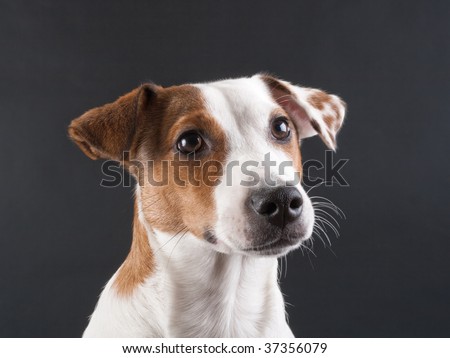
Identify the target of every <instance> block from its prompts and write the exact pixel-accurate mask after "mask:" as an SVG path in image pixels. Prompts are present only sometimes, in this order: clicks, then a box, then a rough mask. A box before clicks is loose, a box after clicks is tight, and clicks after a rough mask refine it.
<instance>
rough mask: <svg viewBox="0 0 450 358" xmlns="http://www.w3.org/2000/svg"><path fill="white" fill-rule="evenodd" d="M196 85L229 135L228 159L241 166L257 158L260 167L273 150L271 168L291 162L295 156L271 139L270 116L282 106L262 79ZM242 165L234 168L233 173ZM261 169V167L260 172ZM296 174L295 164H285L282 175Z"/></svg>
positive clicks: (291, 175)
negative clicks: (290, 155) (291, 155)
mask: <svg viewBox="0 0 450 358" xmlns="http://www.w3.org/2000/svg"><path fill="white" fill-rule="evenodd" d="M194 86H196V87H197V88H199V89H200V90H201V92H202V96H203V98H204V100H205V107H206V108H207V110H208V111H209V112H210V113H211V115H212V116H213V117H214V118H215V119H216V120H217V122H218V123H219V125H220V126H221V127H222V128H223V130H224V132H225V134H226V137H227V140H228V143H229V145H228V148H229V149H230V153H229V156H228V160H227V161H228V162H230V161H236V160H237V161H239V168H240V166H241V165H242V164H243V163H244V162H245V161H258V162H259V163H260V166H261V162H262V161H263V160H264V157H265V155H266V154H267V153H271V157H270V160H271V161H274V162H276V164H275V165H274V166H273V167H272V168H271V170H272V172H276V173H275V174H278V168H277V167H278V165H280V163H281V162H289V161H292V159H293V158H290V157H289V156H288V154H287V153H286V152H285V151H282V150H280V148H279V147H277V146H275V145H274V144H273V143H272V142H271V141H270V129H269V124H270V119H271V115H273V112H274V110H276V109H279V108H280V106H279V105H278V104H277V103H276V102H275V101H274V100H273V98H272V96H271V94H270V91H269V90H268V88H267V86H266V85H265V84H264V82H263V81H261V79H260V78H258V77H252V78H240V79H232V80H223V81H217V82H211V83H206V84H196V85H194ZM239 168H236V167H235V168H233V176H235V174H234V173H235V171H236V170H238V169H239ZM251 169H252V170H253V169H254V168H251ZM261 170H262V168H261V167H260V168H259V169H258V171H261ZM293 173H294V169H293V168H292V166H291V167H289V166H286V168H285V170H284V175H281V176H280V177H284V178H285V180H292V179H293V175H294V174H293ZM241 175H242V174H241ZM234 185H235V183H234V182H233V186H234Z"/></svg>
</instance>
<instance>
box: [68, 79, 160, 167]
mask: <svg viewBox="0 0 450 358" xmlns="http://www.w3.org/2000/svg"><path fill="white" fill-rule="evenodd" d="M158 89H159V87H158V86H156V85H153V84H144V85H142V86H140V87H138V88H136V89H134V90H133V91H131V92H130V93H127V94H125V95H123V96H122V97H120V98H119V99H117V100H116V101H115V102H113V103H108V104H105V105H104V106H102V107H97V108H94V109H91V110H89V111H87V112H86V113H84V114H83V115H82V116H81V117H79V118H77V119H74V120H73V121H72V122H71V123H70V125H69V136H70V138H71V139H72V140H73V141H74V142H75V143H76V144H77V145H78V146H79V147H80V149H81V150H82V151H83V152H84V154H86V155H87V156H88V157H89V158H91V159H98V158H104V159H114V160H117V161H121V160H122V156H123V152H124V151H127V150H130V149H131V147H132V144H133V139H134V135H135V132H136V128H137V126H138V121H139V118H140V117H141V114H142V113H143V111H145V109H146V108H147V106H148V105H149V103H150V101H151V99H152V97H154V96H155V95H156V92H157V90H158Z"/></svg>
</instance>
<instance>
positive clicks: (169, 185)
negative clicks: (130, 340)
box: [69, 74, 345, 337]
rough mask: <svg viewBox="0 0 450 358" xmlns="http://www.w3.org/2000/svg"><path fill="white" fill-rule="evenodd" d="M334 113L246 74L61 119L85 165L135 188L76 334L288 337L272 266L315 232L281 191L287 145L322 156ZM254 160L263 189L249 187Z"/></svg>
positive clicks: (336, 123)
mask: <svg viewBox="0 0 450 358" xmlns="http://www.w3.org/2000/svg"><path fill="white" fill-rule="evenodd" d="M344 114H345V104H344V102H343V101H342V100H341V99H340V98H339V97H337V96H334V95H330V94H327V93H325V92H323V91H321V90H317V89H311V88H304V87H299V86H295V85H292V84H291V83H289V82H286V81H283V80H280V79H277V78H275V77H272V76H270V75H266V74H258V75H255V76H253V77H250V78H239V79H231V80H223V81H217V82H211V83H205V84H187V85H181V86H173V87H168V88H163V87H160V86H157V85H155V84H144V85H141V86H140V87H138V88H136V89H134V90H133V91H131V92H130V93H128V94H125V95H124V96H122V97H120V98H119V99H117V100H116V101H115V102H113V103H110V104H106V105H104V106H102V107H98V108H94V109H91V110H90V111H88V112H86V113H85V114H83V115H82V116H81V117H79V118H77V119H75V120H73V121H72V123H71V124H70V126H69V135H70V137H71V139H72V140H73V141H74V142H75V143H76V144H77V145H78V146H79V147H80V148H81V150H82V151H83V152H84V153H85V154H86V155H87V156H88V157H89V158H91V159H98V158H103V159H111V160H115V161H118V162H120V164H121V165H123V166H124V167H125V168H126V169H127V170H128V171H129V172H130V173H131V174H132V175H133V176H134V177H135V178H136V181H137V184H136V190H135V204H134V221H133V240H132V244H131V249H130V252H129V254H128V256H127V258H126V259H125V262H124V263H123V264H122V265H121V266H120V268H119V269H118V271H117V272H116V273H115V274H114V275H113V277H112V278H111V279H110V281H109V282H108V284H107V285H106V287H105V288H104V290H103V292H102V294H101V296H100V299H99V301H98V304H97V306H96V308H95V311H94V313H93V315H92V316H91V319H90V322H89V325H88V327H87V328H86V330H85V332H84V334H83V336H84V337H293V334H292V331H291V329H290V328H289V326H288V324H287V321H286V314H285V305H284V300H283V296H282V293H281V291H280V288H279V285H278V272H277V271H278V261H277V258H278V257H280V256H283V255H285V254H286V253H287V252H289V251H291V250H294V249H296V248H298V247H300V246H302V243H303V242H304V241H305V240H308V239H309V238H310V237H311V235H312V232H313V226H314V222H315V216H314V209H313V205H312V203H311V200H310V198H308V196H307V194H306V192H305V190H304V189H303V188H302V186H301V183H300V181H296V182H295V183H294V184H292V182H293V178H294V177H296V176H297V177H300V178H301V174H302V163H301V154H300V148H299V147H300V145H299V144H300V140H301V139H303V138H306V137H310V136H313V135H316V134H318V135H319V136H320V137H321V138H322V140H323V141H324V142H325V144H326V145H327V146H328V147H329V148H331V149H333V150H334V149H335V147H336V134H337V132H338V130H339V129H340V127H341V125H342V122H343V119H344ZM124 153H125V154H124ZM267 153H269V154H270V163H272V165H271V166H270V167H269V170H267V167H266V168H264V171H265V173H264V176H265V179H266V181H269V180H268V179H271V180H270V181H271V185H269V184H267V183H266V182H264V181H262V180H257V181H253V182H254V185H249V184H248V183H251V181H250V182H249V179H250V178H251V179H255V178H256V177H258V176H259V174H261V175H262V171H261V170H262V167H261V166H260V165H258V163H260V162H262V161H263V160H264V159H265V158H267ZM176 162H177V163H178V164H179V165H178V164H177V165H175V163H176ZM195 163H197V164H198V165H196V164H195ZM207 163H213V164H214V168H211V165H207V171H206V173H205V167H206V164H207ZM242 163H244V165H241V164H242ZM245 163H247V164H248V163H251V164H252V165H253V166H254V168H255V170H254V171H253V172H251V171H250V170H249V167H248V165H246V164H245ZM286 163H288V164H286ZM281 167H283V168H281ZM176 169H178V170H177V171H178V172H176ZM244 169H245V170H244ZM281 169H283V170H281ZM267 172H268V173H267ZM207 174H208V175H209V176H208V175H207ZM267 174H268V176H269V178H268V177H267ZM211 176H212V177H213V180H210V178H209V177H211ZM193 178H194V179H196V181H195V182H194V183H193V180H191V179H193ZM255 182H256V183H255ZM160 183H162V184H160Z"/></svg>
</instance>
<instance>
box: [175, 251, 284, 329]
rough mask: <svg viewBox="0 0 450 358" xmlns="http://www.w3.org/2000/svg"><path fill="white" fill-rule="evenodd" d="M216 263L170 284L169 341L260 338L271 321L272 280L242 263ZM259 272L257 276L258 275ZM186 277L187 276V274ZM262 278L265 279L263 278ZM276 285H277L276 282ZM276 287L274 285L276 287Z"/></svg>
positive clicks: (227, 261) (274, 300)
mask: <svg viewBox="0 0 450 358" xmlns="http://www.w3.org/2000/svg"><path fill="white" fill-rule="evenodd" d="M229 260H230V258H226V259H225V261H226V262H225V261H221V259H219V261H218V262H216V263H215V265H214V266H213V267H212V268H211V271H210V272H206V273H205V272H203V273H202V274H201V275H199V276H197V275H192V272H191V273H190V274H191V276H190V279H189V278H187V277H180V276H179V275H177V276H176V277H177V280H176V281H175V282H173V281H172V282H171V284H170V286H171V290H170V297H169V299H168V302H169V304H170V308H169V312H171V314H170V317H169V323H168V324H169V327H168V330H169V335H170V336H172V337H261V336H265V335H266V333H267V332H266V329H267V327H268V326H270V324H271V322H273V321H274V312H273V309H272V308H273V307H274V306H275V307H277V306H279V305H280V304H281V305H282V302H276V295H274V290H276V289H278V288H277V287H272V286H274V285H273V284H272V283H273V282H274V281H273V280H270V281H269V280H264V279H263V280H261V276H260V275H261V273H262V272H261V271H260V270H258V269H257V267H254V265H252V266H251V267H250V266H248V267H247V265H246V264H245V263H244V264H243V262H242V259H241V258H239V259H235V260H236V261H233V262H229ZM258 271H259V272H258ZM186 273H188V272H186ZM263 277H264V276H263ZM275 282H276V281H275ZM275 286H276V285H275Z"/></svg>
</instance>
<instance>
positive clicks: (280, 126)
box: [272, 117, 291, 140]
mask: <svg viewBox="0 0 450 358" xmlns="http://www.w3.org/2000/svg"><path fill="white" fill-rule="evenodd" d="M272 135H273V136H274V137H275V139H278V140H286V139H288V138H289V136H290V135H291V129H290V128H289V123H288V119H287V118H286V117H278V118H276V119H275V120H274V121H273V122H272Z"/></svg>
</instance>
